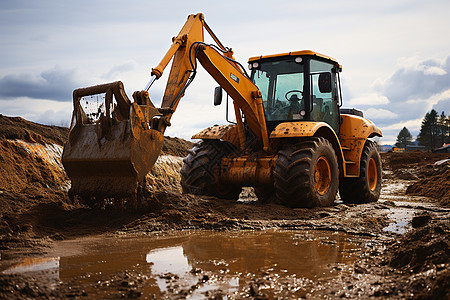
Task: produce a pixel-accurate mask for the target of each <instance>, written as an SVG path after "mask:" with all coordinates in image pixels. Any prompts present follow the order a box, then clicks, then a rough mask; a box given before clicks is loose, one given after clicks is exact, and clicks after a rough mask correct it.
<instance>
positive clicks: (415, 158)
mask: <svg viewBox="0 0 450 300" xmlns="http://www.w3.org/2000/svg"><path fill="white" fill-rule="evenodd" d="M381 156H382V157H383V163H384V164H383V167H385V168H388V169H390V170H392V171H394V172H395V171H396V170H401V169H405V168H416V167H420V166H425V165H429V164H434V163H435V162H437V161H439V160H443V159H446V158H449V157H450V155H449V154H448V153H429V152H395V153H394V152H392V153H382V154H381Z"/></svg>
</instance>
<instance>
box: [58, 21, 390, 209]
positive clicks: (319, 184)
mask: <svg viewBox="0 0 450 300" xmlns="http://www.w3.org/2000/svg"><path fill="white" fill-rule="evenodd" d="M204 31H206V32H208V33H209V34H210V36H211V37H212V39H213V40H214V42H215V44H206V43H205V42H204ZM171 60H173V62H172V67H171V70H170V74H169V77H168V82H167V85H166V89H165V93H164V96H163V99H162V102H161V107H160V108H157V107H155V105H154V104H153V102H152V101H151V100H150V98H149V93H148V91H149V89H150V87H151V86H152V84H153V83H154V81H155V80H157V79H159V78H160V77H161V76H162V74H163V71H164V69H165V68H166V67H167V65H168V64H169V62H170V61H171ZM198 62H200V64H201V65H202V66H203V68H204V69H206V71H207V72H208V73H209V74H210V75H211V76H212V77H213V78H214V79H215V80H216V81H217V83H218V84H219V85H220V87H218V88H216V90H215V94H214V104H215V105H218V104H220V103H221V101H222V90H225V91H226V93H227V94H228V95H229V96H230V97H231V98H232V100H233V102H232V103H233V107H234V113H235V118H236V122H235V123H234V124H229V125H222V126H213V127H210V128H207V129H205V130H203V131H202V132H200V133H197V134H196V135H194V136H193V138H194V139H200V140H201V141H200V142H199V143H198V144H197V145H196V146H195V147H194V148H193V149H192V150H191V153H190V154H189V155H188V156H187V157H186V158H185V159H184V166H183V167H182V169H181V175H182V179H181V185H182V188H183V192H185V193H192V194H197V195H211V196H216V197H220V198H227V199H237V198H238V195H239V193H240V191H241V189H242V187H243V186H252V187H254V188H255V192H256V195H257V196H258V198H259V200H260V201H262V202H267V201H272V200H273V201H278V202H279V203H282V204H284V205H287V206H292V207H315V206H329V205H332V204H333V203H334V200H335V198H336V194H337V191H338V189H339V193H340V196H341V199H342V200H343V201H344V202H351V203H364V202H371V201H377V199H378V198H379V195H380V190H381V160H380V155H379V154H378V152H377V148H376V145H375V143H374V142H373V141H372V138H374V137H376V136H381V131H380V130H379V129H378V128H377V127H376V126H375V125H374V124H373V123H372V122H371V121H369V120H367V119H365V118H364V117H363V115H362V112H360V111H358V110H355V109H342V108H341V105H342V97H341V88H340V80H339V73H340V72H341V69H342V68H341V66H340V65H339V63H338V62H337V61H336V60H335V59H333V58H331V57H329V56H326V55H322V54H319V53H317V52H314V51H310V50H303V51H292V52H288V53H282V54H276V55H266V56H255V57H252V58H250V59H249V61H248V63H249V68H250V70H251V73H250V74H247V72H246V70H245V68H244V67H243V66H242V65H240V64H239V63H238V62H237V61H235V59H234V57H233V52H232V50H231V49H230V48H227V47H225V46H223V44H222V43H221V42H220V41H219V39H218V38H217V37H216V35H215V34H214V33H213V31H212V30H211V29H210V27H209V26H208V25H207V24H206V22H205V20H204V16H203V14H201V13H200V14H196V15H190V16H189V17H188V19H187V21H186V23H185V25H184V26H183V28H182V29H181V31H180V33H179V34H178V36H176V37H174V38H173V43H172V46H171V47H170V48H169V50H168V51H167V53H166V54H165V56H164V57H163V59H162V60H161V62H160V64H159V65H158V66H157V67H155V68H153V69H152V72H151V79H150V81H149V83H148V84H147V86H146V87H145V88H144V90H142V91H137V92H134V94H133V100H134V101H133V102H131V101H130V99H129V98H128V97H127V95H126V94H125V92H124V88H123V85H122V83H121V82H114V83H109V84H103V85H98V86H93V87H88V88H82V89H77V90H75V91H74V93H73V100H74V112H73V118H72V124H71V131H70V134H69V141H68V142H67V143H66V145H65V147H64V152H63V157H62V161H63V164H64V167H65V169H66V171H67V174H68V175H69V177H70V179H71V180H72V187H71V190H70V192H69V194H70V196H71V198H78V199H80V201H81V202H83V203H84V204H86V205H89V206H96V205H99V204H100V203H101V202H102V201H104V199H113V201H116V202H124V201H125V202H126V203H125V205H126V206H135V204H136V202H135V199H139V195H138V194H139V187H140V183H141V182H142V181H143V180H144V178H145V176H146V174H147V173H148V172H149V171H150V169H151V168H152V166H153V164H154V163H155V162H156V160H157V158H158V156H159V155H160V152H161V148H162V144H163V134H164V131H165V129H166V127H167V126H170V120H171V117H172V115H173V113H174V112H175V110H176V109H177V106H178V103H179V101H180V99H181V98H182V97H183V95H184V94H185V92H186V88H187V87H188V86H189V84H190V83H191V82H192V80H193V79H194V77H195V75H196V71H197V67H198V65H197V63H198ZM99 99H100V100H99ZM96 102H97V104H99V103H100V104H99V105H97V107H96V108H95V109H94V110H92V109H91V110H89V108H90V107H91V106H92V103H94V104H95V103H96ZM122 204H123V203H122Z"/></svg>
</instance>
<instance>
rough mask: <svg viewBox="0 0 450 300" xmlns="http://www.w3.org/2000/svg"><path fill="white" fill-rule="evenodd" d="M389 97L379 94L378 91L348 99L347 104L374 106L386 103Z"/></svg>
mask: <svg viewBox="0 0 450 300" xmlns="http://www.w3.org/2000/svg"><path fill="white" fill-rule="evenodd" d="M388 103H389V99H388V98H387V97H386V96H384V95H380V94H378V93H369V94H367V95H361V96H357V97H354V98H351V99H350V100H349V101H348V105H355V106H357V105H369V106H376V105H383V104H388Z"/></svg>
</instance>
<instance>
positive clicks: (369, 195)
mask: <svg viewBox="0 0 450 300" xmlns="http://www.w3.org/2000/svg"><path fill="white" fill-rule="evenodd" d="M381 181H382V168H381V157H380V154H379V153H378V150H377V147H376V144H375V143H374V142H371V141H367V142H366V144H365V145H364V149H363V152H362V154H361V165H360V175H359V177H358V178H341V182H340V184H339V194H340V196H341V199H342V201H343V202H344V203H357V204H361V203H368V202H376V201H378V198H380V193H381Z"/></svg>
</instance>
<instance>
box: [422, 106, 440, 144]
mask: <svg viewBox="0 0 450 300" xmlns="http://www.w3.org/2000/svg"><path fill="white" fill-rule="evenodd" d="M437 120H438V113H437V111H435V110H434V109H432V110H431V111H430V112H429V113H426V114H425V117H424V118H423V120H422V125H421V126H420V133H419V135H418V136H417V140H418V141H419V145H421V146H425V147H426V148H427V149H430V150H431V149H434V148H438V147H439V146H440V145H439V144H440V142H439V135H438V133H439V126H438V122H437Z"/></svg>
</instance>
